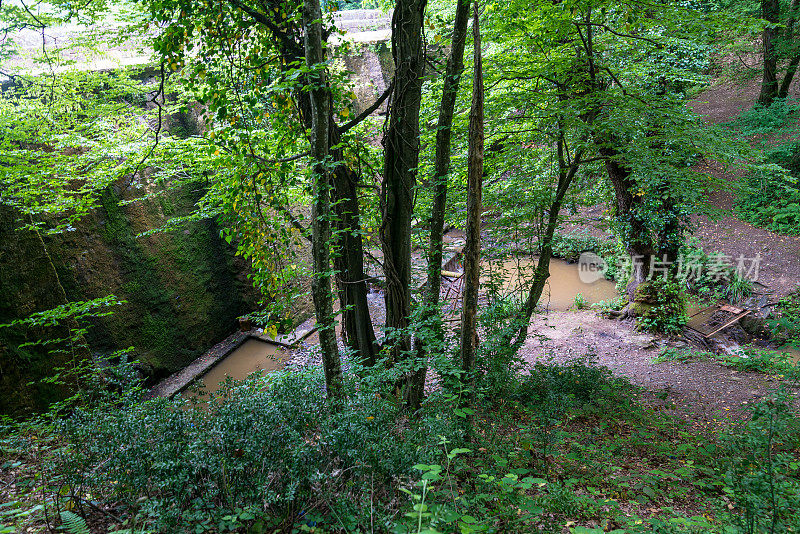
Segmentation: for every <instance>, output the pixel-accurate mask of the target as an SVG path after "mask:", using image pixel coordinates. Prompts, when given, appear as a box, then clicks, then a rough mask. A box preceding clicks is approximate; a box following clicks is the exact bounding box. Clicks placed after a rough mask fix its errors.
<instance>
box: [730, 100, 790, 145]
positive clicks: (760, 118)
mask: <svg viewBox="0 0 800 534" xmlns="http://www.w3.org/2000/svg"><path fill="white" fill-rule="evenodd" d="M798 109H799V107H798V106H797V105H796V104H790V103H788V102H786V101H785V100H776V101H775V102H774V103H773V104H772V105H770V106H759V105H756V106H754V107H752V108H750V109H746V110H745V111H743V112H742V113H741V114H740V115H739V116H738V117H737V118H736V119H735V120H733V121H731V122H729V123H727V124H725V126H728V127H729V128H731V129H732V130H735V131H736V132H737V133H738V134H739V135H741V136H744V137H750V136H753V135H764V134H769V133H772V132H774V131H775V130H778V129H780V128H783V127H784V126H786V125H788V123H789V120H790V119H791V118H792V117H793V116H794V115H795V114H796V113H797V110H798Z"/></svg>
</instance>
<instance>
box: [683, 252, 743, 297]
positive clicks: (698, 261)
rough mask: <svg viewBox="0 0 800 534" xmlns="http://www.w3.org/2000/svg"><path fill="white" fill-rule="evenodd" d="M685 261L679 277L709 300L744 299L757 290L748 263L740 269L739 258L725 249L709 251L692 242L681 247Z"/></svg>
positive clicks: (691, 288) (688, 286) (690, 288)
mask: <svg viewBox="0 0 800 534" xmlns="http://www.w3.org/2000/svg"><path fill="white" fill-rule="evenodd" d="M681 258H682V260H681V261H682V264H681V265H680V270H681V272H679V273H678V278H680V279H681V280H682V281H683V282H685V284H686V286H687V288H688V289H689V291H691V292H692V293H694V294H696V295H698V296H700V297H703V298H707V299H712V300H719V299H727V300H728V301H730V302H732V303H735V302H741V301H743V300H744V299H746V298H747V297H749V296H750V295H751V294H752V292H753V283H752V281H751V280H750V279H748V278H745V276H746V275H747V272H746V270H747V268H748V265H742V268H741V269H740V268H739V266H738V264H737V261H738V260H737V259H736V258H730V257H729V256H726V255H725V254H723V253H721V252H712V253H707V252H706V251H705V250H703V249H702V248H699V247H697V246H696V245H695V244H694V241H690V242H689V243H688V244H686V245H684V247H682V249H681Z"/></svg>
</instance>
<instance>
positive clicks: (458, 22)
mask: <svg viewBox="0 0 800 534" xmlns="http://www.w3.org/2000/svg"><path fill="white" fill-rule="evenodd" d="M457 2H458V3H457V4H456V18H455V21H454V23H453V40H452V45H451V48H450V56H449V57H448V58H447V66H446V67H445V75H444V87H443V89H442V101H441V103H440V104H439V118H438V120H437V122H436V154H435V156H434V163H433V167H434V171H433V181H432V182H431V185H432V189H433V207H432V208H431V218H430V220H429V221H428V224H429V226H430V232H431V234H430V242H429V243H430V244H429V247H428V279H427V284H426V286H425V287H426V290H425V296H424V300H423V317H422V323H423V328H426V326H425V325H427V324H430V323H431V320H432V319H433V317H434V314H435V309H436V307H437V306H438V304H439V293H440V291H441V287H442V272H441V270H442V236H443V234H444V215H445V211H446V208H447V180H448V175H449V174H450V146H451V142H450V139H451V135H452V131H453V114H454V111H455V107H456V99H457V98H458V87H459V84H460V82H461V76H462V75H463V73H464V48H465V47H466V43H467V23H468V22H469V8H470V3H471V0H457ZM428 330H429V331H428V332H427V335H428V336H437V335H440V330H441V329H440V328H430V329H428ZM416 349H417V358H419V359H420V360H421V361H422V363H423V367H422V369H420V370H419V371H418V372H417V376H416V377H415V378H414V385H413V389H414V390H413V392H412V398H411V404H412V405H414V406H419V404H420V402H421V401H422V396H423V393H424V391H423V388H424V386H425V375H426V372H427V362H425V359H426V357H427V354H426V350H427V349H426V347H425V341H424V339H422V338H420V337H418V338H417V340H416Z"/></svg>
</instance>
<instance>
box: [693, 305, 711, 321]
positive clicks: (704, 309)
mask: <svg viewBox="0 0 800 534" xmlns="http://www.w3.org/2000/svg"><path fill="white" fill-rule="evenodd" d="M715 307H716V306H706V307H705V308H703V309H702V310H698V311H696V312H694V313H693V314H691V315H690V316H689V318H690V319H691V318H692V317H695V316H697V315H700V314H701V313H703V312H707V311H708V310H710V309H711V308H715Z"/></svg>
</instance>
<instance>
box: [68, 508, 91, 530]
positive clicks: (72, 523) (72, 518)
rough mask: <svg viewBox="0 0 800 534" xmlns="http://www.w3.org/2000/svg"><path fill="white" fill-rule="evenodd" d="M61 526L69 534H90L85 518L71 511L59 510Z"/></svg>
mask: <svg viewBox="0 0 800 534" xmlns="http://www.w3.org/2000/svg"><path fill="white" fill-rule="evenodd" d="M61 527H62V528H63V529H64V530H66V531H67V532H68V533H69V534H91V531H90V530H89V525H87V524H86V520H85V519H84V518H82V517H81V516H79V515H78V514H75V513H72V512H61Z"/></svg>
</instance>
